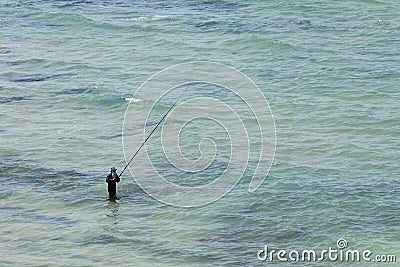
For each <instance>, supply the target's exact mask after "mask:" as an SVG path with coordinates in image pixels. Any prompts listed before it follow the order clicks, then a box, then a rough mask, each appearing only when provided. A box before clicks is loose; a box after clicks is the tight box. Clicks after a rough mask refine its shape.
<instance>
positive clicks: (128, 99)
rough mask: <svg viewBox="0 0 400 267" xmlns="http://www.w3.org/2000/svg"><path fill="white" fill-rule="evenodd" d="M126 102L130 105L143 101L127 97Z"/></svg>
mask: <svg viewBox="0 0 400 267" xmlns="http://www.w3.org/2000/svg"><path fill="white" fill-rule="evenodd" d="M125 101H128V102H129V103H132V102H133V103H137V102H140V101H141V99H138V98H133V97H125Z"/></svg>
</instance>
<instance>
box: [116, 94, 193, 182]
mask: <svg viewBox="0 0 400 267" xmlns="http://www.w3.org/2000/svg"><path fill="white" fill-rule="evenodd" d="M185 91H186V90H185ZM185 91H183V93H182V95H181V96H180V97H179V98H178V100H176V102H175V103H174V104H173V105H172V106H171V107H170V108H169V109H168V111H167V113H165V114H164V116H163V117H162V119H161V120H160V121H159V122H158V123H157V125H156V127H154V129H153V130H152V131H151V132H150V134H149V135H148V136H147V137H146V139H145V140H144V142H143V143H142V144H141V145H140V147H139V148H138V149H137V150H136V152H135V154H133V156H132V158H131V159H130V160H129V162H128V164H126V166H125V168H124V169H123V170H122V172H121V173H120V174H119V177H121V175H122V174H123V173H124V171H125V170H126V168H128V166H129V164H131V162H132V160H133V159H134V158H135V157H136V155H137V154H138V153H139V151H140V149H141V148H142V147H143V146H144V144H146V142H147V140H149V138H150V136H151V135H152V134H153V133H154V131H155V130H156V129H157V127H158V126H159V125H160V124H161V122H162V121H163V120H164V119H165V117H167V115H168V114H169V112H170V111H171V110H172V109H173V108H174V107H175V106H176V104H178V102H179V100H180V99H181V98H182V96H183V94H184V93H185Z"/></svg>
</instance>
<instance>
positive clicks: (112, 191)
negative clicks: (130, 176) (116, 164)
mask: <svg viewBox="0 0 400 267" xmlns="http://www.w3.org/2000/svg"><path fill="white" fill-rule="evenodd" d="M113 178H115V181H113V180H112V179H113ZM119 181H120V179H119V176H118V174H117V172H116V171H113V172H111V173H110V174H109V175H108V176H107V179H106V183H108V194H109V195H110V197H116V196H117V183H119Z"/></svg>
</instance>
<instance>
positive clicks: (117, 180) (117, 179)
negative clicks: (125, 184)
mask: <svg viewBox="0 0 400 267" xmlns="http://www.w3.org/2000/svg"><path fill="white" fill-rule="evenodd" d="M120 180H121V179H119V175H118V174H117V178H115V181H116V182H117V183H119V181H120Z"/></svg>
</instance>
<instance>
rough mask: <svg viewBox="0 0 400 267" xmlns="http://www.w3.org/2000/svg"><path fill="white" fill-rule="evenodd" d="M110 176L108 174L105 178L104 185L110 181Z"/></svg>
mask: <svg viewBox="0 0 400 267" xmlns="http://www.w3.org/2000/svg"><path fill="white" fill-rule="evenodd" d="M111 177H112V176H111V175H110V174H109V175H107V178H106V183H108V182H110V181H111V180H112V178H111Z"/></svg>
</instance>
